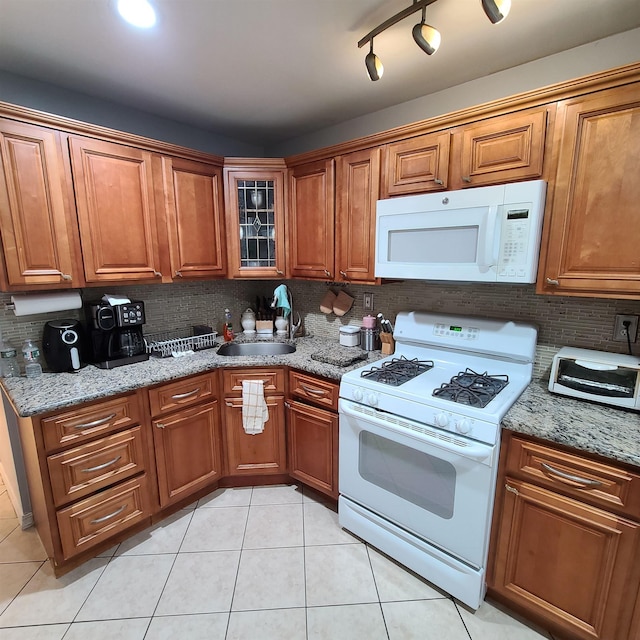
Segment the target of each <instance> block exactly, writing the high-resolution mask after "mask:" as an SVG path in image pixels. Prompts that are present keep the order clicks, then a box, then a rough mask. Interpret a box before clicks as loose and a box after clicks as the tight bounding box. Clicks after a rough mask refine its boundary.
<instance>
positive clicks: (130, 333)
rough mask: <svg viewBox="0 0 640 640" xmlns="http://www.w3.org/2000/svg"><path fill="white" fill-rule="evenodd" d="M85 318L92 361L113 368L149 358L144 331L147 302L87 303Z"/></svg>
mask: <svg viewBox="0 0 640 640" xmlns="http://www.w3.org/2000/svg"><path fill="white" fill-rule="evenodd" d="M84 317H85V323H86V337H87V349H86V354H87V360H88V361H89V362H91V363H93V364H95V365H96V366H97V367H100V368H101V369H113V368H114V367H121V366H122V365H125V364H133V363H134V362H143V361H144V360H148V359H149V354H148V353H147V349H146V344H145V341H144V336H143V334H142V325H143V324H144V323H145V315H144V302H142V301H140V300H132V301H131V302H124V303H121V304H114V305H111V304H109V303H108V302H102V301H100V302H85V304H84Z"/></svg>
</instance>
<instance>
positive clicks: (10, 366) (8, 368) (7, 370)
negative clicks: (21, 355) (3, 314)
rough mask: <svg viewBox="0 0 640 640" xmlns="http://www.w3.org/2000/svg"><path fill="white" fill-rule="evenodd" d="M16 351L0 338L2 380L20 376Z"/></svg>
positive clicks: (0, 373) (0, 371)
mask: <svg viewBox="0 0 640 640" xmlns="http://www.w3.org/2000/svg"><path fill="white" fill-rule="evenodd" d="M17 356H18V354H17V352H16V350H15V349H14V348H13V347H12V346H11V345H10V344H9V343H7V342H5V341H4V340H3V339H2V336H0V375H2V377H3V378H17V377H18V376H19V375H20V367H19V365H18V357H17Z"/></svg>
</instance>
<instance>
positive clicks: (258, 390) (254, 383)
mask: <svg viewBox="0 0 640 640" xmlns="http://www.w3.org/2000/svg"><path fill="white" fill-rule="evenodd" d="M268 419H269V409H268V408H267V402H266V400H265V399H264V380H243V381H242V428H243V429H244V431H245V433H248V434H249V435H256V434H257V433H262V432H263V431H264V423H265V422H266V421H267V420H268Z"/></svg>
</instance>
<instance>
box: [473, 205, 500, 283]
mask: <svg viewBox="0 0 640 640" xmlns="http://www.w3.org/2000/svg"><path fill="white" fill-rule="evenodd" d="M498 208H499V205H491V206H490V207H489V211H488V212H487V226H486V231H485V234H484V242H483V243H482V253H481V254H480V255H479V256H478V268H479V269H480V271H481V272H482V273H486V272H487V271H489V269H491V267H493V266H495V265H496V264H497V263H498V251H497V246H498V244H499V242H500V225H498V224H496V221H497V219H498Z"/></svg>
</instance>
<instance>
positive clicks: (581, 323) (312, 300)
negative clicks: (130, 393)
mask: <svg viewBox="0 0 640 640" xmlns="http://www.w3.org/2000/svg"><path fill="white" fill-rule="evenodd" d="M278 284H280V282H278V281H274V280H264V281H258V280H251V281H241V280H220V281H207V282H188V283H176V284H169V285H148V286H117V287H105V288H91V289H84V290H83V291H82V297H83V300H96V299H99V298H100V297H101V296H102V295H104V293H114V294H120V295H125V296H127V297H128V298H131V299H139V300H144V302H145V308H146V315H147V324H146V325H145V328H144V331H145V333H146V334H151V333H154V332H160V331H167V330H171V329H183V328H184V329H188V328H189V327H191V325H194V324H206V325H210V326H213V327H214V329H215V330H217V331H219V332H220V331H221V328H222V321H223V317H224V309H225V307H228V308H229V309H230V310H231V312H232V314H233V318H234V324H235V327H234V328H235V330H236V331H240V330H241V326H240V314H241V313H242V312H243V311H244V310H245V309H246V308H247V307H254V306H255V304H254V301H255V297H256V296H257V295H261V296H269V297H270V296H272V294H273V291H274V289H275V288H276V286H277V285H278ZM286 284H287V285H288V286H289V287H290V290H291V292H292V296H293V304H294V309H295V311H298V312H300V314H301V315H302V319H303V326H304V331H305V333H306V334H312V335H315V336H322V337H326V338H329V339H333V340H335V341H336V342H337V341H338V331H339V328H340V326H342V325H343V324H361V321H362V317H363V315H366V314H367V313H369V312H368V311H367V312H365V311H364V310H363V307H362V304H363V294H364V292H371V293H373V302H374V311H373V313H374V314H375V313H378V312H379V311H382V312H383V313H384V314H385V316H387V317H388V318H390V319H391V320H393V319H394V318H395V315H396V314H397V313H398V312H399V311H407V310H420V311H433V312H445V313H457V314H461V315H475V316H486V317H494V318H509V319H513V320H520V321H523V322H531V323H533V324H535V325H536V326H537V327H538V331H539V333H538V347H537V350H536V362H535V370H534V376H535V377H544V376H545V375H546V374H547V373H548V368H549V365H550V364H551V359H552V358H553V355H554V354H555V353H556V351H558V349H559V348H560V347H562V346H575V347H583V348H586V349H596V350H600V351H612V352H619V353H626V344H624V343H621V342H614V341H613V340H612V335H613V323H614V316H615V315H616V314H617V313H625V314H635V315H640V301H638V300H604V299H597V298H574V297H560V296H557V297H556V296H540V295H536V293H535V287H534V285H526V286H521V285H497V284H475V283H474V284H468V285H465V284H460V283H455V284H442V283H438V284H434V283H427V282H423V281H418V280H415V281H405V282H399V283H393V284H385V285H382V286H371V285H366V286H361V285H349V286H347V287H340V286H335V287H333V290H334V291H335V292H336V293H337V292H338V291H339V290H340V289H344V290H345V291H346V292H347V293H349V294H350V295H352V296H353V297H354V303H353V306H352V308H351V310H350V311H348V312H347V313H346V314H345V315H344V316H342V317H337V316H335V315H334V314H330V315H325V314H323V313H322V312H321V311H320V301H321V300H322V298H323V296H324V295H325V293H326V292H327V287H328V285H327V284H325V283H321V282H311V281H310V282H307V281H300V280H290V281H287V282H286ZM10 302H11V294H7V293H1V294H0V330H1V331H2V336H3V338H4V339H5V340H6V341H8V342H10V343H11V344H12V345H14V346H15V347H17V348H18V349H19V348H20V346H21V345H22V342H23V341H24V340H25V339H26V338H32V339H35V340H37V341H40V340H41V337H42V328H43V326H44V323H45V322H47V321H48V320H53V319H60V318H78V319H82V311H81V310H75V311H66V312H57V313H47V314H40V315H35V316H23V317H16V316H15V315H14V314H13V312H12V311H10V310H8V309H6V308H5V306H6V304H8V303H10ZM634 346H635V349H634V350H635V352H636V353H638V351H639V349H638V346H637V345H634Z"/></svg>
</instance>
